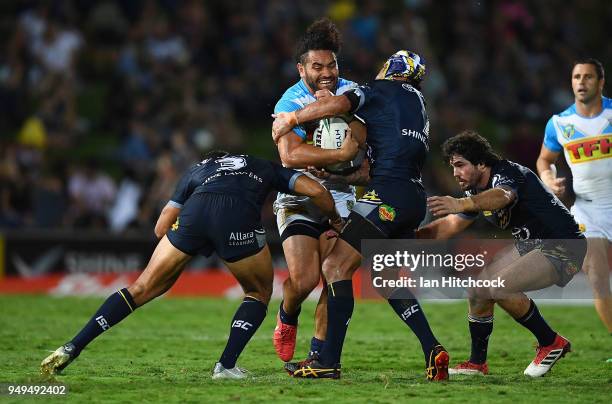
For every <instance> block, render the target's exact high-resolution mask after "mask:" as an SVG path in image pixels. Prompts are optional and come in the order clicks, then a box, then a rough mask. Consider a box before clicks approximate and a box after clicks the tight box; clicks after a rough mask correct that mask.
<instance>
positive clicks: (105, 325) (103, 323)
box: [96, 316, 110, 331]
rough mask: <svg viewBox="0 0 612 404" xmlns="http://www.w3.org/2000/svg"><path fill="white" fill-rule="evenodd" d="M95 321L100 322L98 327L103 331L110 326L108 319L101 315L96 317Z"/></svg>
mask: <svg viewBox="0 0 612 404" xmlns="http://www.w3.org/2000/svg"><path fill="white" fill-rule="evenodd" d="M96 321H97V322H98V324H100V327H102V330H103V331H106V330H108V329H109V328H110V325H109V324H108V321H106V319H105V318H104V317H103V316H98V317H96Z"/></svg>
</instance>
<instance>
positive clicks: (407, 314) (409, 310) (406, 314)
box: [401, 304, 419, 320]
mask: <svg viewBox="0 0 612 404" xmlns="http://www.w3.org/2000/svg"><path fill="white" fill-rule="evenodd" d="M417 311H419V305H418V304H415V305H412V306H410V307H408V308H407V309H406V310H405V311H404V312H403V313H402V316H401V317H402V320H407V319H408V317H410V316H411V315H413V314H414V313H416V312H417Z"/></svg>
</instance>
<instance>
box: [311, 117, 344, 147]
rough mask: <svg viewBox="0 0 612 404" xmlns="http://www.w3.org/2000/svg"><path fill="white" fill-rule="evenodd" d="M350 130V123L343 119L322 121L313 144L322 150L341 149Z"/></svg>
mask: <svg viewBox="0 0 612 404" xmlns="http://www.w3.org/2000/svg"><path fill="white" fill-rule="evenodd" d="M348 129H349V126H348V123H346V121H345V120H344V119H342V118H339V117H336V116H334V117H331V118H325V119H321V120H320V121H319V127H318V128H317V129H316V130H315V132H314V136H313V139H312V140H313V143H314V145H315V146H316V147H320V148H322V149H339V148H341V147H342V143H343V142H344V138H345V137H346V133H347V132H348Z"/></svg>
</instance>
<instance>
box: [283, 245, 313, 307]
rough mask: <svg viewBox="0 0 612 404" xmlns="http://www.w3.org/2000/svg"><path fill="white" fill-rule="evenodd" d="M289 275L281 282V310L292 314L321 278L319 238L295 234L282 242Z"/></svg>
mask: <svg viewBox="0 0 612 404" xmlns="http://www.w3.org/2000/svg"><path fill="white" fill-rule="evenodd" d="M283 251H284V252H285V258H286V260H287V267H288V269H289V277H288V278H287V279H286V280H285V282H284V283H283V310H284V311H285V312H286V313H288V314H294V313H296V312H297V310H298V309H299V308H300V306H301V304H302V302H303V301H304V300H305V299H306V298H307V297H308V295H309V294H310V292H312V290H313V289H314V288H316V287H317V285H318V284H319V280H320V278H321V275H320V274H321V269H320V268H321V266H320V265H321V257H320V254H319V240H317V239H314V238H312V237H309V236H303V235H296V236H291V237H289V238H287V239H286V240H285V241H284V242H283Z"/></svg>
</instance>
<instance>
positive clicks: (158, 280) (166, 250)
mask: <svg viewBox="0 0 612 404" xmlns="http://www.w3.org/2000/svg"><path fill="white" fill-rule="evenodd" d="M189 259H191V255H187V254H185V253H184V252H182V251H180V250H178V249H177V248H175V247H174V246H173V245H172V244H171V243H170V241H169V240H168V237H166V236H164V237H163V238H162V239H161V240H159V243H158V244H157V247H156V248H155V251H154V252H153V255H152V256H151V259H150V260H149V263H148V264H147V267H146V268H145V269H144V271H143V272H142V273H141V274H140V276H139V277H138V279H136V281H135V282H134V283H133V284H132V285H130V286H129V287H128V291H129V292H130V294H131V295H132V298H133V299H134V302H135V303H136V305H137V306H139V307H140V306H142V305H143V304H145V303H147V302H149V301H151V300H152V299H154V298H156V297H157V296H160V295H162V294H164V293H165V292H166V291H168V289H170V288H171V287H172V285H174V282H176V280H177V279H178V277H179V276H180V274H181V272H182V271H183V268H184V267H185V264H186V263H187V262H188V261H189Z"/></svg>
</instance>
